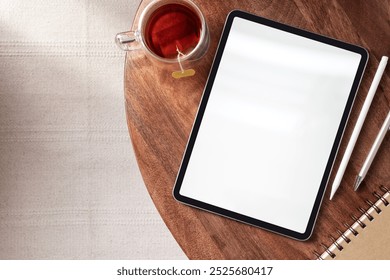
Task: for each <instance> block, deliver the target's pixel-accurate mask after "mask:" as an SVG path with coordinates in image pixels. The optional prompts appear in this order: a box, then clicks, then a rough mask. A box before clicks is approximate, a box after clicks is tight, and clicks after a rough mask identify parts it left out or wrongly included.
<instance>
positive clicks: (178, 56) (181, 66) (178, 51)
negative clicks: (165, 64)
mask: <svg viewBox="0 0 390 280" xmlns="http://www.w3.org/2000/svg"><path fill="white" fill-rule="evenodd" d="M176 51H177V62H179V66H180V70H181V72H182V73H184V68H183V65H181V60H180V56H184V53H182V52H181V51H180V50H179V47H178V46H177V45H176Z"/></svg>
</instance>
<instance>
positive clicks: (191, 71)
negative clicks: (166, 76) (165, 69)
mask: <svg viewBox="0 0 390 280" xmlns="http://www.w3.org/2000/svg"><path fill="white" fill-rule="evenodd" d="M194 75H195V70H194V69H186V70H183V71H175V72H173V73H172V77H174V78H175V79H180V78H185V77H191V76H194Z"/></svg>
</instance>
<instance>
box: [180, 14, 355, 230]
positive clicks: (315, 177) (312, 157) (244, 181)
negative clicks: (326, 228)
mask: <svg viewBox="0 0 390 280" xmlns="http://www.w3.org/2000/svg"><path fill="white" fill-rule="evenodd" d="M360 59H361V55H359V54H357V53H354V52H350V51H347V50H343V49H341V48H337V47H334V46H331V45H327V44H324V43H321V42H317V41H314V40H311V39H307V38H304V37H301V36H298V35H294V34H291V33H288V32H284V31H281V30H278V29H275V28H272V27H268V26H265V25H262V24H258V23H255V22H251V21H248V20H245V19H242V18H238V17H236V18H234V21H233V24H232V27H231V30H230V35H229V37H228V39H227V42H226V46H225V50H224V53H223V55H222V58H221V62H220V65H219V69H218V72H217V74H216V77H215V81H214V85H213V87H212V90H211V93H210V96H209V100H208V103H207V106H206V110H205V112H204V116H203V119H202V123H201V125H200V128H199V131H198V135H197V137H196V141H195V144H194V147H193V150H192V154H191V158H190V160H189V162H188V166H187V170H186V173H185V176H184V179H183V182H182V185H181V188H180V194H181V195H183V196H187V197H190V198H193V199H196V200H199V201H202V202H205V203H208V204H211V205H214V206H218V207H221V208H224V209H227V210H230V211H233V212H237V213H239V214H243V215H246V216H249V217H252V218H255V219H259V220H262V221H265V222H268V223H271V224H275V225H277V226H280V227H283V228H287V229H290V230H293V231H296V232H300V233H303V232H304V231H305V229H306V227H307V224H308V221H309V218H310V214H311V211H312V209H313V205H314V202H315V198H316V195H317V193H318V190H319V187H320V183H321V180H322V177H323V175H324V172H325V168H326V164H327V162H328V159H329V156H330V153H331V150H332V146H333V143H334V141H335V137H336V133H337V130H338V128H339V125H340V122H341V119H342V115H343V112H344V109H345V106H346V103H347V99H348V97H349V94H350V91H351V87H352V84H353V81H354V78H355V75H356V69H357V68H358V65H359V62H360Z"/></svg>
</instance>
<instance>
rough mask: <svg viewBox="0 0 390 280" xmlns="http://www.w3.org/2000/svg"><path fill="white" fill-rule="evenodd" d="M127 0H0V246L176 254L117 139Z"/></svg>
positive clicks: (125, 139) (7, 249)
mask: <svg viewBox="0 0 390 280" xmlns="http://www.w3.org/2000/svg"><path fill="white" fill-rule="evenodd" d="M138 2H139V1H138V0H137V1H135V0H128V1H126V0H114V1H111V0H103V1H88V0H79V1H77V0H61V1H60V0H55V1H49V0H46V1H45V0H31V1H22V0H19V1H15V0H2V1H1V2H0V258H1V259H178V258H185V256H184V254H183V252H182V251H181V249H180V248H179V247H178V245H177V244H176V243H175V241H174V239H173V238H172V236H171V235H170V233H169V231H168V230H167V228H166V227H165V225H164V224H163V222H162V220H161V218H160V217H159V215H158V213H157V211H156V210H155V208H154V206H153V204H152V202H151V200H150V198H149V195H148V194H147V192H146V189H145V187H144V185H143V182H142V179H141V177H140V174H139V171H138V167H137V164H136V161H135V158H134V154H133V151H132V148H131V143H130V140H129V136H128V132H127V127H126V118H125V112H124V98H123V63H124V53H123V52H121V51H119V50H118V49H117V48H116V46H115V44H114V36H115V33H117V32H119V31H123V30H126V29H128V28H129V26H130V25H131V21H132V17H133V15H134V13H135V11H136V8H137V5H138Z"/></svg>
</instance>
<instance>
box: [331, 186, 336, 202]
mask: <svg viewBox="0 0 390 280" xmlns="http://www.w3.org/2000/svg"><path fill="white" fill-rule="evenodd" d="M335 193H336V192H335V191H334V188H332V191H331V192H330V198H329V200H332V198H333V196H334V194H335Z"/></svg>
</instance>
